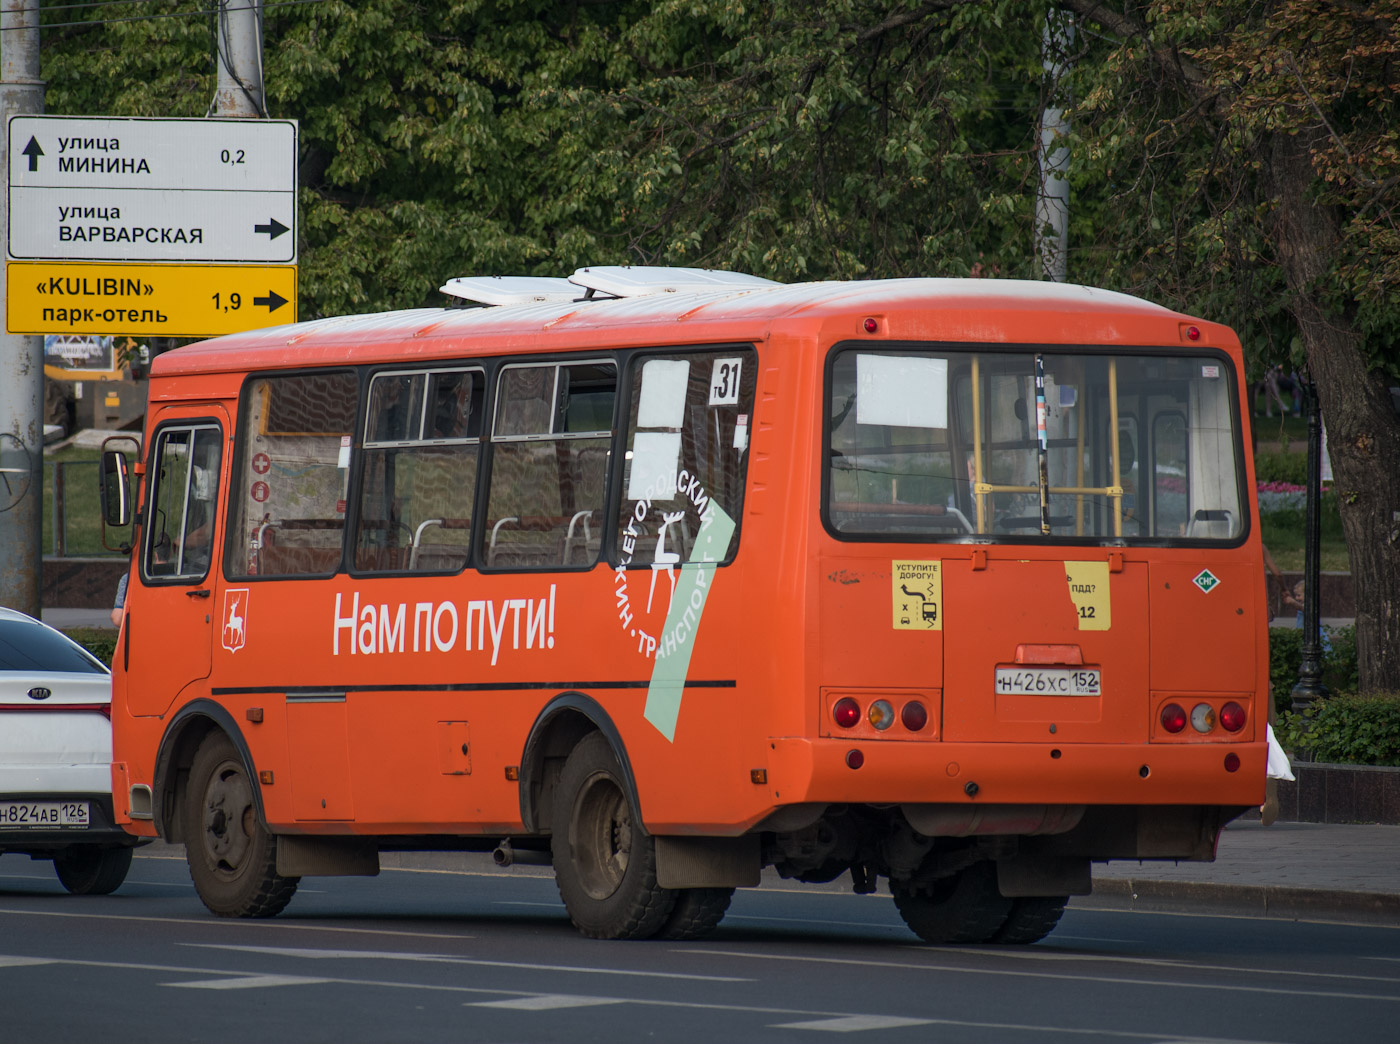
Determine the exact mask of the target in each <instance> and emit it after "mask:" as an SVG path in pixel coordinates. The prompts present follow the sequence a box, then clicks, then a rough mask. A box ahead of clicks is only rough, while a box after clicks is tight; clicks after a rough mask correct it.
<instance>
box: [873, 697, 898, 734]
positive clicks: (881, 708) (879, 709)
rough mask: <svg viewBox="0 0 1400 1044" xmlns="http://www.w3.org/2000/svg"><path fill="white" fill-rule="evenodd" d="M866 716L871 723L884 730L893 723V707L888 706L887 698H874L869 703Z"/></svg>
mask: <svg viewBox="0 0 1400 1044" xmlns="http://www.w3.org/2000/svg"><path fill="white" fill-rule="evenodd" d="M867 716H868V717H869V718H870V724H871V725H874V726H875V727H876V728H877V729H879V730H880V731H881V732H884V731H885V730H886V729H887V728H889V727H890V726H891V725H893V724H894V707H892V706H890V701H889V700H876V701H875V702H874V703H872V704H871V705H870V711H869V713H868V715H867Z"/></svg>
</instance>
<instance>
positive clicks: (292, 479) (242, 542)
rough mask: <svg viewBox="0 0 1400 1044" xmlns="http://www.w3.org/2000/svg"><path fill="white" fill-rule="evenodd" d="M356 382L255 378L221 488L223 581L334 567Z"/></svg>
mask: <svg viewBox="0 0 1400 1044" xmlns="http://www.w3.org/2000/svg"><path fill="white" fill-rule="evenodd" d="M357 399H358V382H357V381H356V378H355V375H354V374H353V373H351V372H349V371H338V372H331V373H296V374H277V375H275V376H254V377H252V378H250V379H249V380H248V382H247V383H246V384H245V385H244V387H243V403H242V420H241V422H240V424H239V446H238V455H237V456H236V457H235V461H236V467H235V470H234V477H233V481H232V485H231V489H230V497H229V502H230V505H231V510H230V512H229V527H228V545H227V552H226V561H227V563H228V566H227V570H228V574H229V575H230V576H240V577H246V576H287V575H321V576H326V575H330V574H332V573H334V572H336V571H337V570H338V569H339V568H340V561H341V539H342V534H343V532H344V529H345V507H346V503H345V498H346V495H347V492H348V489H349V482H350V443H351V433H352V431H353V430H354V418H355V410H356V403H357Z"/></svg>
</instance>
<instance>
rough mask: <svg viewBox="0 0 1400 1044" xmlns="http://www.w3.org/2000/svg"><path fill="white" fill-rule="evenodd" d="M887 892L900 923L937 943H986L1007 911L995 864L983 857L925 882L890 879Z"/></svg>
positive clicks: (1009, 908) (1004, 917)
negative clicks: (897, 912) (967, 865)
mask: <svg viewBox="0 0 1400 1044" xmlns="http://www.w3.org/2000/svg"><path fill="white" fill-rule="evenodd" d="M890 892H891V893H892V894H893V895H894V904H895V906H896V907H898V909H899V915H900V916H901V917H903V918H904V923H905V924H907V925H908V926H909V927H910V928H912V929H913V930H914V933H915V934H916V935H918V936H919V938H921V939H923V940H924V942H930V943H934V944H937V945H942V944H946V943H979V942H987V941H988V940H990V939H991V938H992V937H993V936H994V935H995V934H996V933H997V931H998V929H1000V928H1001V926H1002V924H1003V923H1004V922H1005V921H1006V918H1007V915H1008V914H1009V913H1010V912H1011V900H1010V899H1007V898H1006V897H1005V896H1003V895H1002V894H1001V892H999V891H998V890H997V876H996V865H995V864H993V863H991V862H988V861H985V860H984V861H982V862H979V863H973V864H972V865H971V866H969V867H965V868H964V869H962V870H959V871H958V872H957V873H956V874H953V875H952V876H951V877H942V878H939V879H938V880H936V881H933V882H930V883H928V884H917V885H912V884H911V883H910V882H907V881H891V882H890Z"/></svg>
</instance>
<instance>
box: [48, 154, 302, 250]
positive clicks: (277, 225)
mask: <svg viewBox="0 0 1400 1044" xmlns="http://www.w3.org/2000/svg"><path fill="white" fill-rule="evenodd" d="M29 162H30V163H31V164H32V163H33V162H34V161H33V160H30V161H29ZM29 169H30V170H33V169H34V168H33V167H32V166H31V167H30V168H29ZM253 231H254V232H266V233H267V234H268V236H267V238H268V239H276V238H277V237H278V236H280V235H281V234H282V233H283V232H286V231H288V229H287V226H286V225H284V224H282V222H280V221H278V220H277V219H276V218H269V219H268V224H266V225H254V226H253Z"/></svg>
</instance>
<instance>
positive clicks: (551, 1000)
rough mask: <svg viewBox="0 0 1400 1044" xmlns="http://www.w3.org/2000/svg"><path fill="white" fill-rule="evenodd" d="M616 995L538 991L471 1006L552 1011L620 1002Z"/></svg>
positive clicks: (478, 1002) (473, 1003)
mask: <svg viewBox="0 0 1400 1044" xmlns="http://www.w3.org/2000/svg"><path fill="white" fill-rule="evenodd" d="M621 1003H623V1001H622V1000H621V999H620V998H618V997H583V996H579V995H578V994H572V993H538V994H535V995H534V996H533V997H511V998H510V999H509V1000H497V1001H474V1002H472V1003H470V1004H469V1005H468V1007H472V1008H513V1009H515V1010H517V1011H553V1010H554V1009H556V1008H592V1007H597V1006H598V1005H599V1004H621Z"/></svg>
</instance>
